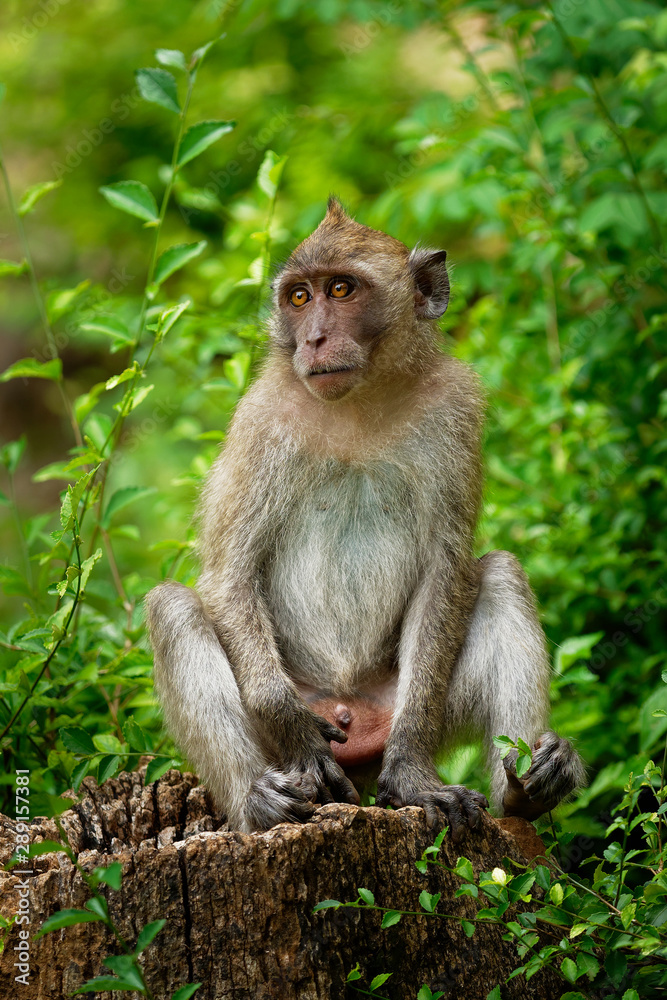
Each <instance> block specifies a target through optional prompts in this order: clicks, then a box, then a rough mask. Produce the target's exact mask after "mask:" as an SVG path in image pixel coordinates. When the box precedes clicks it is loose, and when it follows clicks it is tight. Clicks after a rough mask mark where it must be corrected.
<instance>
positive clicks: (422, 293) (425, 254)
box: [408, 247, 449, 319]
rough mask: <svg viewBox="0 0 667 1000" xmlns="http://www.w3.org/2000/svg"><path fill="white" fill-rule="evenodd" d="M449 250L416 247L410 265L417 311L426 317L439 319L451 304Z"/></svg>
mask: <svg viewBox="0 0 667 1000" xmlns="http://www.w3.org/2000/svg"><path fill="white" fill-rule="evenodd" d="M446 261H447V252H446V251H445V250H425V249H423V248H421V247H415V249H414V250H413V251H412V253H411V254H410V258H409V260H408V266H409V268H410V271H411V272H412V277H413V280H414V283H415V312H416V313H417V315H418V316H423V317H424V318H425V319H437V318H438V316H442V314H443V313H444V311H445V310H446V308H447V306H448V305H449V275H448V274H447V264H446Z"/></svg>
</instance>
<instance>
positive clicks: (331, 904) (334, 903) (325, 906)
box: [313, 899, 343, 913]
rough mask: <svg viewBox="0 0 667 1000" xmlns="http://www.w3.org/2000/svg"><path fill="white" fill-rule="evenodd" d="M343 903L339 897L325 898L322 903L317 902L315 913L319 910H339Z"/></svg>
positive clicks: (314, 908)
mask: <svg viewBox="0 0 667 1000" xmlns="http://www.w3.org/2000/svg"><path fill="white" fill-rule="evenodd" d="M342 905H343V904H342V903H341V902H340V901H339V900H338V899H323V900H322V902H321V903H316V904H315V906H314V907H313V913H317V912H318V910H337V909H338V907H339V906H342Z"/></svg>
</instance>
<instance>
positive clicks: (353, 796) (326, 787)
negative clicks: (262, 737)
mask: <svg viewBox="0 0 667 1000" xmlns="http://www.w3.org/2000/svg"><path fill="white" fill-rule="evenodd" d="M331 740H335V741H336V743H345V742H346V741H347V735H346V734H345V733H344V732H343V731H342V729H338V727H337V726H333V725H331V723H330V722H327V720H326V719H323V718H322V716H321V715H316V714H315V712H311V711H310V710H307V711H306V712H304V713H303V715H302V716H301V717H300V718H299V719H298V720H297V722H296V723H295V726H294V731H293V732H292V733H291V734H290V738H289V739H288V740H286V741H285V742H284V743H283V747H282V756H283V765H284V768H285V770H286V771H287V772H288V773H289V775H290V779H291V781H292V782H293V784H295V785H296V786H297V788H300V789H301V791H302V792H303V793H304V794H305V795H306V796H307V798H308V799H310V801H311V802H320V803H322V804H325V803H327V802H351V803H352V804H353V805H359V802H360V801H361V800H360V798H359V793H358V792H357V790H356V788H355V787H354V785H353V784H352V782H351V781H350V779H349V778H348V777H347V775H346V774H345V772H344V771H343V769H342V767H341V766H340V765H339V764H337V763H336V760H335V759H334V755H333V751H332V749H331Z"/></svg>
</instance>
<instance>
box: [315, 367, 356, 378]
mask: <svg viewBox="0 0 667 1000" xmlns="http://www.w3.org/2000/svg"><path fill="white" fill-rule="evenodd" d="M353 371H354V365H345V366H341V365H339V366H338V367H333V366H331V365H320V366H319V368H311V369H310V371H309V372H308V377H309V378H312V377H313V376H314V375H344V374H345V373H346V372H353Z"/></svg>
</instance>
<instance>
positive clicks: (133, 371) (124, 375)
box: [104, 361, 140, 391]
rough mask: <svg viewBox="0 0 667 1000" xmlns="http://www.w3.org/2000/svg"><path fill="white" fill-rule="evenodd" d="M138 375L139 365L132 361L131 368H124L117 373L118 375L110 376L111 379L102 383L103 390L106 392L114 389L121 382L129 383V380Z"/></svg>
mask: <svg viewBox="0 0 667 1000" xmlns="http://www.w3.org/2000/svg"><path fill="white" fill-rule="evenodd" d="M139 373H140V368H139V365H138V363H137V362H136V361H134V362H133V363H132V367H131V368H126V369H125V370H124V371H122V372H119V373H118V375H112V376H111V378H108V379H107V380H106V382H105V383H104V388H105V389H106V390H107V391H109V390H111V389H115V388H116V386H118V385H122V384H123V382H129V381H130V379H131V378H134V377H135V375H139Z"/></svg>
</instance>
